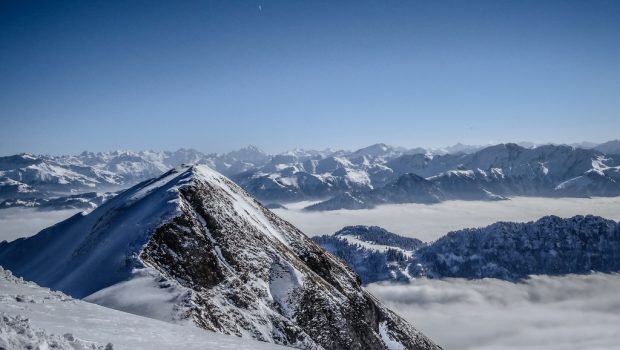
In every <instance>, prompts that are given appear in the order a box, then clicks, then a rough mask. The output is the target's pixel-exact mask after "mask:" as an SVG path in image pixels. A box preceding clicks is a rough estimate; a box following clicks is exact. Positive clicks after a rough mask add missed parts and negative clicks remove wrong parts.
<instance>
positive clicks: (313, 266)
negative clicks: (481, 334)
mask: <svg viewBox="0 0 620 350" xmlns="http://www.w3.org/2000/svg"><path fill="white" fill-rule="evenodd" d="M0 265H3V266H5V267H7V268H9V269H11V270H12V271H13V272H14V273H15V274H16V275H19V276H23V277H24V278H26V279H29V280H33V281H35V282H37V283H39V284H41V285H43V286H46V287H52V288H54V289H59V290H61V291H63V292H66V293H68V294H70V295H72V296H74V297H79V298H83V297H86V299H87V300H91V301H93V302H97V303H100V304H102V305H107V306H110V307H113V308H117V309H121V310H126V311H129V312H134V313H137V314H141V315H146V316H149V317H153V318H157V319H162V320H168V321H172V322H176V323H181V324H194V325H197V326H198V327H200V328H204V329H207V330H213V331H217V332H220V333H224V334H232V335H237V336H241V337H247V338H255V339H258V340H263V341H268V342H274V343H278V344H285V345H290V346H295V347H301V348H308V349H321V348H326V349H384V348H385V347H386V345H387V344H393V343H399V344H401V345H402V347H404V348H407V349H435V348H438V347H437V346H436V345H434V344H433V343H432V342H431V341H430V340H428V339H427V338H426V337H424V336H423V335H422V334H420V333H419V332H418V331H416V330H415V329H414V328H413V327H412V326H410V325H409V324H407V323H406V322H404V321H403V320H402V319H401V318H400V317H398V316H397V315H396V314H394V313H393V312H391V311H389V310H387V309H386V308H384V307H383V306H381V305H380V304H379V303H377V301H376V300H375V299H374V298H373V297H372V296H371V295H369V294H368V293H367V292H366V291H365V290H364V289H363V288H361V286H360V281H359V277H358V276H357V275H356V274H355V273H353V272H352V271H351V270H350V269H349V268H348V267H347V266H346V265H345V264H344V263H342V262H341V261H340V260H338V259H336V258H335V257H333V256H332V255H330V254H329V253H327V252H325V251H324V250H323V249H322V248H320V247H319V246H317V245H316V244H315V243H314V242H313V241H312V240H310V239H309V238H307V237H306V236H305V235H304V234H303V233H302V232H300V231H299V230H298V229H296V228H295V227H293V226H292V225H291V224H289V223H288V222H286V221H284V220H282V219H280V218H279V217H277V216H276V215H275V214H273V213H272V212H271V211H269V210H268V209H265V208H264V207H262V206H261V205H260V204H259V203H258V202H256V201H255V200H254V199H252V198H251V197H250V196H249V195H248V194H247V193H246V192H245V191H243V190H242V189H241V188H239V187H238V186H237V185H235V184H234V183H233V182H231V181H230V180H228V179H227V178H225V177H224V176H222V175H220V174H219V173H217V172H215V171H213V170H211V169H210V168H209V167H207V166H203V165H201V166H191V167H179V168H175V169H173V170H171V171H169V172H167V173H165V174H164V175H162V176H161V177H159V178H155V179H152V180H149V181H146V182H143V183H141V184H139V185H136V186H134V187H133V188H131V189H129V190H127V191H125V192H122V193H121V194H119V195H118V196H116V197H114V198H112V199H110V200H108V201H107V202H105V203H104V204H103V205H101V206H100V207H98V208H97V209H95V210H93V211H92V212H91V213H89V214H88V215H82V214H78V215H76V216H74V217H72V218H70V219H68V220H66V221H64V222H61V223H59V224H57V225H55V226H53V227H51V228H48V229H46V230H43V231H42V232H41V233H39V234H37V235H36V236H33V237H31V238H27V239H19V240H17V241H14V242H11V243H6V242H5V243H2V244H0ZM380 330H382V331H380Z"/></svg>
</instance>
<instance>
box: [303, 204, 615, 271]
mask: <svg viewBox="0 0 620 350" xmlns="http://www.w3.org/2000/svg"><path fill="white" fill-rule="evenodd" d="M313 239H314V240H315V241H316V242H317V243H319V244H320V245H321V246H323V247H325V249H327V250H328V251H330V252H331V253H333V254H334V255H336V256H338V257H340V258H342V259H343V260H344V261H346V262H347V264H349V266H351V267H352V268H353V269H354V270H355V271H356V272H357V273H359V274H360V276H361V278H362V280H363V282H364V283H372V282H377V281H387V280H392V281H408V280H410V279H412V278H415V277H429V278H446V277H460V278H468V279H477V278H498V279H504V280H509V281H518V280H521V279H524V278H527V277H528V276H529V275H540V274H545V275H565V274H582V273H590V272H592V271H597V272H606V273H610V272H618V271H620V224H619V223H617V222H615V221H613V220H607V219H604V218H601V217H599V216H592V215H588V216H575V217H572V218H559V217H557V216H545V217H543V218H541V219H539V220H537V221H535V222H527V223H514V222H497V223H495V224H492V225H489V226H487V227H482V228H472V229H464V230H459V231H454V232H450V233H448V234H446V235H445V236H443V237H441V238H439V239H438V240H436V241H435V242H431V243H423V242H421V241H420V240H417V239H415V238H407V237H402V236H399V235H396V234H394V233H391V232H388V231H386V230H384V229H382V228H380V227H376V226H370V227H369V226H349V227H345V228H343V229H342V230H340V231H338V232H336V233H335V234H333V235H331V236H329V235H325V236H319V237H313Z"/></svg>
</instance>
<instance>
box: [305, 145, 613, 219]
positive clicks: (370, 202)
mask: <svg viewBox="0 0 620 350" xmlns="http://www.w3.org/2000/svg"><path fill="white" fill-rule="evenodd" d="M619 160H620V159H618V157H615V158H613V157H610V156H605V155H603V154H602V153H600V152H598V151H596V150H585V149H579V148H573V147H570V146H553V145H547V146H540V147H536V148H532V149H530V148H524V147H521V146H518V145H516V144H502V145H497V146H492V147H487V148H485V149H482V150H480V151H478V152H475V153H472V154H455V155H452V154H448V155H443V156H441V155H440V156H429V155H422V154H415V155H404V156H401V157H398V158H395V159H392V160H390V161H388V162H387V163H386V166H387V167H388V168H389V169H391V170H392V172H393V174H395V175H396V174H402V175H398V176H397V177H396V178H395V180H393V181H391V182H388V183H387V184H386V185H384V186H382V187H377V188H372V189H357V190H352V191H348V192H345V193H343V194H341V195H337V196H334V197H332V198H331V199H329V200H327V201H324V202H321V203H317V204H314V205H312V206H310V207H308V209H309V210H336V209H360V208H372V207H374V206H376V205H379V204H384V203H436V202H439V201H443V200H448V199H461V200H499V199H505V198H507V197H511V196H544V197H548V196H550V197H561V196H570V197H585V196H618V195H620V167H619V166H618V161H619Z"/></svg>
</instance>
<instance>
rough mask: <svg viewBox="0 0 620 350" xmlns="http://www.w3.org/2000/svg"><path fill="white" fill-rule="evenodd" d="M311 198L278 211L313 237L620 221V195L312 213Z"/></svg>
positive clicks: (429, 237)
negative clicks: (587, 219) (544, 221)
mask: <svg viewBox="0 0 620 350" xmlns="http://www.w3.org/2000/svg"><path fill="white" fill-rule="evenodd" d="M308 204H310V203H309V202H303V203H297V204H293V205H289V206H288V209H275V210H274V212H275V213H276V214H278V215H280V216H281V217H282V218H284V219H286V220H288V221H290V222H291V223H293V224H294V225H296V226H297V227H299V228H300V229H301V230H302V231H303V232H305V233H306V234H308V235H310V236H316V235H322V234H331V233H334V232H336V231H337V230H339V229H341V228H342V227H344V226H347V225H376V226H381V227H383V228H385V229H387V230H388V231H392V232H394V233H397V234H400V235H403V236H409V237H415V238H418V239H421V240H423V241H427V242H428V241H433V240H435V239H437V238H439V237H441V236H443V235H444V234H446V233H448V232H450V231H454V230H459V229H463V228H470V227H481V226H487V225H490V224H492V223H494V222H497V221H514V222H526V221H531V220H537V219H539V218H541V217H543V216H545V215H557V216H560V217H571V216H575V215H587V214H593V215H599V216H602V217H604V218H607V219H613V220H616V221H618V220H620V210H619V208H620V197H611V198H607V197H605V198H532V197H516V198H512V199H510V200H505V201H446V202H442V203H438V204H390V205H382V206H379V207H377V208H374V209H369V210H336V211H326V212H306V211H303V210H301V208H303V207H304V206H306V205H308Z"/></svg>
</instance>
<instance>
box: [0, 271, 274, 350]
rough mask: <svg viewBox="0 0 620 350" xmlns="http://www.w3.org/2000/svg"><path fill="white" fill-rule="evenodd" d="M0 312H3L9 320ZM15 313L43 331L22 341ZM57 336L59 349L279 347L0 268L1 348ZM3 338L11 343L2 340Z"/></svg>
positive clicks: (46, 342) (47, 341) (259, 349)
mask: <svg viewBox="0 0 620 350" xmlns="http://www.w3.org/2000/svg"><path fill="white" fill-rule="evenodd" d="M3 316H8V317H7V319H8V320H5V319H4V318H3ZM19 318H27V319H28V322H27V323H28V324H29V327H31V328H34V329H35V330H38V331H43V332H45V334H42V332H37V334H35V336H34V337H33V338H32V339H31V340H30V341H26V337H25V336H23V335H19V334H17V333H18V332H12V331H11V329H14V328H15V327H11V326H10V325H8V324H10V323H14V321H15V319H19ZM11 321H13V322H11ZM21 323H22V324H23V323H24V322H21ZM18 328H19V327H18ZM65 334H70V335H71V336H72V337H73V338H75V339H76V340H77V342H75V341H74V342H69V341H68V339H67V338H69V339H70V338H71V337H70V336H69V335H67V336H65ZM59 339H60V340H61V341H64V343H65V344H70V346H72V347H61V349H74V348H75V349H81V348H80V347H77V346H76V344H79V345H80V346H83V348H84V349H90V346H91V345H95V346H97V347H100V348H102V349H104V348H105V346H106V345H107V344H108V343H111V344H112V346H113V349H115V350H118V349H132V350H134V349H145V350H158V349H161V350H168V349H188V350H191V349H212V350H219V349H234V350H244V349H247V350H251V349H257V350H267V349H284V347H281V346H277V345H274V344H268V343H263V342H257V341H252V340H248V339H242V338H238V337H233V336H225V335H221V334H217V333H212V332H208V331H205V330H203V329H199V328H196V327H191V326H179V325H174V324H171V323H167V322H162V321H157V320H154V319H151V318H145V317H140V316H136V315H133V314H128V313H125V312H121V311H116V310H113V309H109V308H106V307H102V306H99V305H95V304H91V303H88V302H85V301H81V300H75V299H72V298H70V297H68V296H66V295H64V294H62V293H60V292H54V291H50V290H49V289H47V288H42V287H39V286H37V285H36V284H34V283H29V282H24V281H23V280H21V279H19V278H15V277H14V276H12V275H11V274H10V272H8V271H6V270H3V269H2V268H0V348H2V347H3V346H5V345H7V346H8V349H11V348H12V347H11V345H10V344H13V348H15V346H17V348H25V345H26V344H34V345H38V346H40V347H41V349H45V348H46V346H49V345H50V344H51V343H50V342H51V341H54V340H56V341H57V340H59ZM3 341H4V342H8V341H13V343H8V344H7V343H4V344H3ZM60 345H63V344H62V343H61V344H60Z"/></svg>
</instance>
